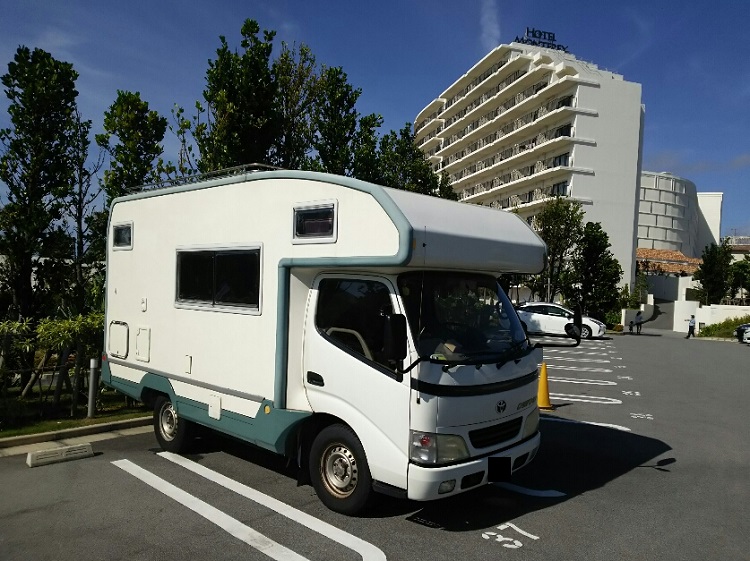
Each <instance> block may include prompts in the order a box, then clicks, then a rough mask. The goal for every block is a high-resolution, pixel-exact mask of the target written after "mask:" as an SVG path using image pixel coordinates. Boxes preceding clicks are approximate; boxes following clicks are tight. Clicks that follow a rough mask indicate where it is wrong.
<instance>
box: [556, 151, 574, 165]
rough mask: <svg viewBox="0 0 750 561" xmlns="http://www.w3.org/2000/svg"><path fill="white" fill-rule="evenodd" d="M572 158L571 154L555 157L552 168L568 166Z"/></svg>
mask: <svg viewBox="0 0 750 561" xmlns="http://www.w3.org/2000/svg"><path fill="white" fill-rule="evenodd" d="M569 158H570V153H569V152H566V153H565V154H560V155H559V156H555V157H554V158H552V167H554V168H556V167H561V166H567V165H569V164H568V161H569Z"/></svg>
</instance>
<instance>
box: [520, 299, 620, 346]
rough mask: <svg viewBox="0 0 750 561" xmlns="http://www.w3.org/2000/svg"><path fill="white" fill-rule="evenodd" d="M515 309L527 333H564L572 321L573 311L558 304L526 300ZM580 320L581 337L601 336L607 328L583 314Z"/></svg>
mask: <svg viewBox="0 0 750 561" xmlns="http://www.w3.org/2000/svg"><path fill="white" fill-rule="evenodd" d="M517 311H518V317H520V318H521V323H522V324H523V326H524V329H526V332H527V333H544V334H549V335H565V326H566V325H568V324H569V323H573V315H574V314H573V312H572V311H570V310H569V309H567V308H565V307H563V306H561V305H560V304H550V303H548V302H528V303H526V304H522V305H521V306H519V307H518V308H517ZM581 320H582V321H581V339H590V338H591V337H601V336H602V335H604V332H605V331H606V330H607V326H605V325H604V324H603V323H602V322H600V321H599V320H596V319H594V318H590V317H587V316H583V317H582V318H581Z"/></svg>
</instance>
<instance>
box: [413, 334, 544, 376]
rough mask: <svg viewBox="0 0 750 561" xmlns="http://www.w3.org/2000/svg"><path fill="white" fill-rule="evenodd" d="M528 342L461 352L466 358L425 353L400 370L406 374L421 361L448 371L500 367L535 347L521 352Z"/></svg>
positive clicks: (521, 356)
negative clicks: (485, 366)
mask: <svg viewBox="0 0 750 561" xmlns="http://www.w3.org/2000/svg"><path fill="white" fill-rule="evenodd" d="M525 343H526V341H525V340H524V341H518V342H516V343H513V344H512V345H511V346H510V347H509V348H508V349H506V350H504V351H492V350H489V349H488V350H483V351H471V352H468V353H459V354H461V355H462V356H463V357H466V358H460V359H448V358H445V356H444V355H442V354H439V353H438V354H431V355H424V356H420V357H419V358H418V359H417V360H415V361H414V362H413V363H411V364H410V365H409V366H408V367H406V368H405V369H403V370H401V369H399V372H400V373H401V374H406V373H407V372H410V371H411V370H412V369H413V368H414V367H415V366H417V364H419V363H420V362H430V363H432V364H441V365H443V370H445V371H447V370H448V369H449V368H453V367H454V366H476V367H477V369H479V368H481V367H482V366H483V365H485V364H493V363H494V364H495V366H496V367H497V368H498V369H499V368H500V367H502V366H503V365H504V364H506V363H507V362H508V361H509V360H516V359H519V358H523V357H524V356H526V355H527V354H529V353H530V352H531V351H532V350H533V349H534V347H533V346H531V345H529V346H528V347H527V348H526V351H527V352H525V353H520V354H519V352H518V351H519V350H522V349H523V345H524V344H525Z"/></svg>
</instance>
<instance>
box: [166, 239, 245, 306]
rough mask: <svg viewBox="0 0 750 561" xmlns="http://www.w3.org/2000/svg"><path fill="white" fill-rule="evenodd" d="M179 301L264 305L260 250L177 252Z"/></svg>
mask: <svg viewBox="0 0 750 561" xmlns="http://www.w3.org/2000/svg"><path fill="white" fill-rule="evenodd" d="M177 302H178V303H188V304H197V305H203V306H205V305H210V306H212V307H222V306H233V307H236V306H239V307H247V308H254V309H258V308H259V305H260V249H251V250H246V249H243V250H222V251H178V252H177Z"/></svg>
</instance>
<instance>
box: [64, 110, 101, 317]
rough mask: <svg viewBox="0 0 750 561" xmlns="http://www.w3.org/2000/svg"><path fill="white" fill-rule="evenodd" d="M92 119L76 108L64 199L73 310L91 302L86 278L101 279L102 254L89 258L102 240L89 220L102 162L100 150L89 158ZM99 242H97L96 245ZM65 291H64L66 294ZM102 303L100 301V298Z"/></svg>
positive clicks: (84, 309)
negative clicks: (69, 182)
mask: <svg viewBox="0 0 750 561" xmlns="http://www.w3.org/2000/svg"><path fill="white" fill-rule="evenodd" d="M90 132H91V121H90V120H83V119H82V118H81V115H80V113H78V112H77V111H76V129H75V135H74V140H75V144H74V145H73V147H72V151H71V164H72V166H73V189H72V190H71V192H70V195H69V197H68V199H67V201H66V205H65V215H66V218H67V220H66V223H67V224H68V228H70V229H71V230H72V233H71V238H72V239H73V242H74V244H75V245H74V248H73V259H72V265H73V273H74V277H75V282H74V284H73V287H72V298H71V301H70V305H69V306H68V307H69V308H70V310H71V313H72V314H82V313H86V312H87V311H89V310H90V309H91V307H92V306H93V305H94V304H93V302H91V301H90V300H89V301H88V302H87V300H88V299H87V294H90V292H88V291H87V288H89V286H90V285H89V281H90V280H91V279H92V277H96V276H98V277H99V278H101V279H103V271H104V264H103V261H102V260H100V259H101V255H97V256H95V257H94V258H92V255H94V253H95V251H96V249H97V248H100V252H102V253H103V247H104V240H103V239H98V240H97V239H96V238H95V234H96V233H99V232H95V230H94V228H93V226H94V225H93V224H92V217H93V216H94V215H95V214H96V213H97V212H98V211H97V210H96V208H95V205H96V204H97V200H98V199H99V195H100V194H101V191H102V189H101V188H100V187H98V186H97V184H96V183H95V182H94V178H95V176H96V174H97V173H98V171H99V169H100V168H101V166H102V154H101V152H100V153H99V157H98V158H97V159H96V160H94V161H93V162H90V161H89V148H90V145H91V141H90V140H89V134H90ZM97 244H98V245H97ZM67 293H68V291H67V290H66V291H63V294H67ZM101 304H102V305H103V301H102V302H101Z"/></svg>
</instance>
